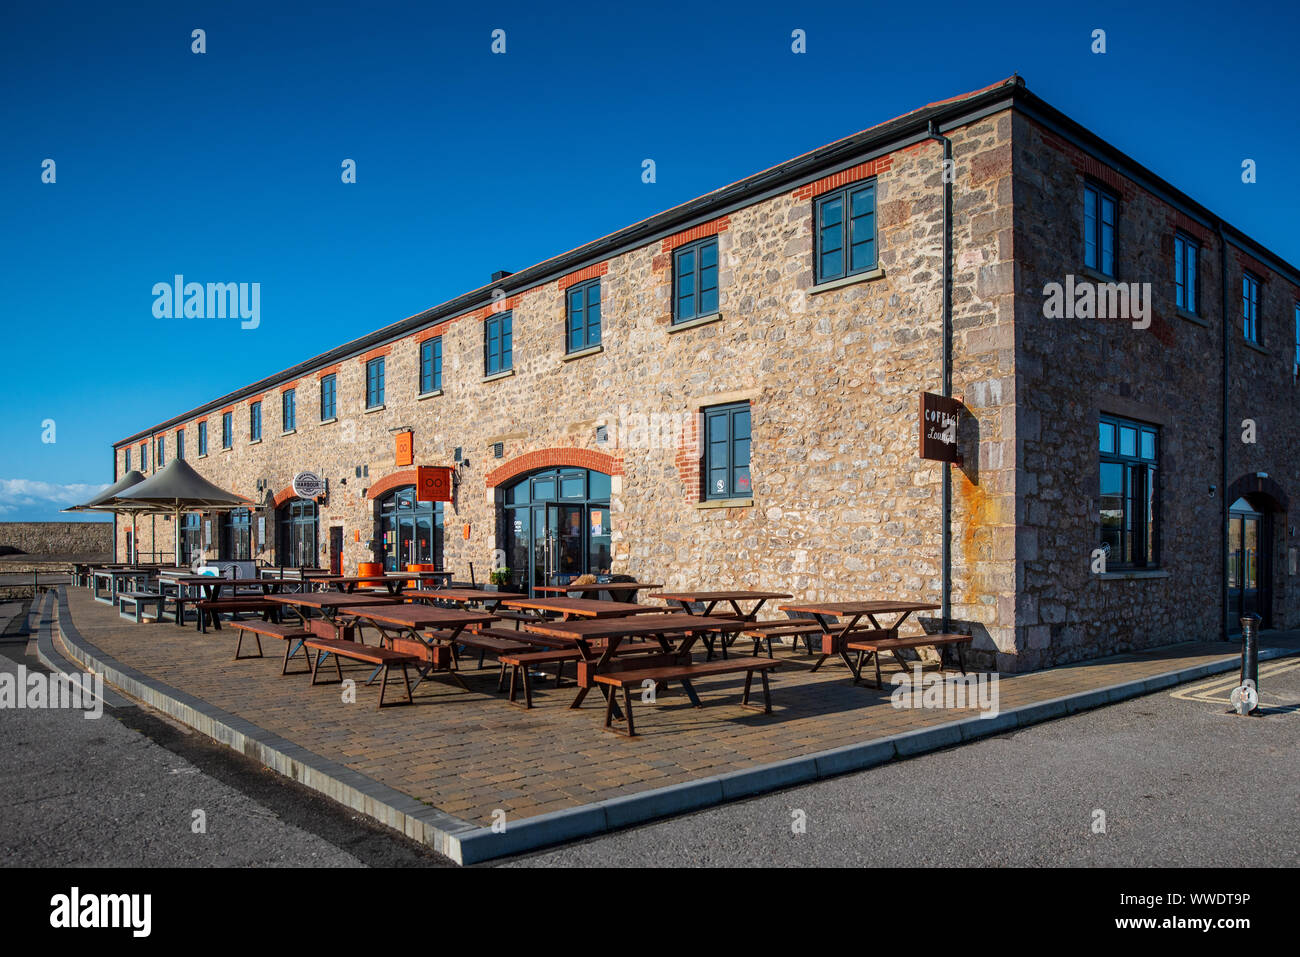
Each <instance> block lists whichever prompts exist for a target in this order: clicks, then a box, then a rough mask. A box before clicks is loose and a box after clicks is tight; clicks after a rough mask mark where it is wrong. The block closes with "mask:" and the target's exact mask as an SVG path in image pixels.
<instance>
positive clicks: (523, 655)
mask: <svg viewBox="0 0 1300 957" xmlns="http://www.w3.org/2000/svg"><path fill="white" fill-rule="evenodd" d="M532 637H533V636H532V635H529V638H530V640H531V638H532ZM651 652H653V653H661V652H660V648H659V646H658V645H657V644H654V645H652V644H635V645H630V646H629V645H626V644H625V645H620V646H619V648H618V650H617V651H615V652H614V654H615V655H616V656H622V655H643V654H646V653H651ZM497 661H499V662H501V674H500V675H499V676H498V678H497V690H498V691H503V690H505V689H504V687H503V686H504V684H505V678H506V669H507V668H509V669H510V696H509V697H508V698H507V699H506V700H507V701H509V702H510V703H511V704H513V705H515V706H516V707H521V708H524V709H528V708H531V707H532V706H533V688H532V684H531V682H529V680H528V670H529V668H533V667H536V666H538V665H559V667H558V668H557V669H556V672H555V687H557V688H558V687H560V681H561V679H562V678H563V677H564V665H565V664H566V663H567V662H570V661H582V652H580V651H578V649H576V648H539V649H538V650H536V651H517V652H516V651H512V652H508V653H506V654H503V655H498V656H497ZM518 685H522V686H523V691H524V702H523V704H520V703H519V696H518V694H517V690H516V689H517V686H518Z"/></svg>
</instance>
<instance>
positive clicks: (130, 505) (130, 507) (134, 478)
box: [63, 469, 165, 561]
mask: <svg viewBox="0 0 1300 957" xmlns="http://www.w3.org/2000/svg"><path fill="white" fill-rule="evenodd" d="M143 481H145V477H144V475H142V474H141V473H140V472H139V471H138V470H137V469H132V470H131V471H129V472H127V473H126V474H125V475H123V476H122V477H121V478H120V479H118V480H117V481H116V482H114V483H113V484H112V485H110V486H109V487H108V488H106V489H104V491H102V492H100V493H99V494H98V495H96V496H95V497H94V498H92V499H91V500H90V501H88V502H83V503H82V504H80V505H73V506H70V507H68V508H65V509H64V510H63V511H65V512H113V513H114V514H127V515H130V516H131V541H132V542H133V543H134V548H135V553H136V554H135V555H134V556H132V555H128V556H127V560H128V561H134V560H135V559H136V558H138V557H139V554H140V545H139V539H138V538H137V537H136V531H135V521H136V517H137V516H138V515H139V514H140V513H141V512H161V511H165V510H164V509H161V508H159V507H158V506H156V505H150V504H148V503H146V502H120V501H119V500H118V496H119V495H121V494H122V493H123V492H124V491H126V490H127V489H129V488H133V487H134V486H136V485H139V484H140V483H141V482H143Z"/></svg>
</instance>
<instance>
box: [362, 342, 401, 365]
mask: <svg viewBox="0 0 1300 957" xmlns="http://www.w3.org/2000/svg"><path fill="white" fill-rule="evenodd" d="M392 351H393V347H392V344H391V343H390V344H389V345H386V346H380V347H379V348H378V349H371V350H370V351H369V352H367V353H365V354H363V355H361V356H358V357H357V361H358V362H360V363H361V364H362V365H364V364H365V363H367V362H369V361H370V360H371V359H378V358H379V357H380V356H386V355H388V354H389V353H390V352H392Z"/></svg>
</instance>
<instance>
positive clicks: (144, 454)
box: [140, 442, 149, 472]
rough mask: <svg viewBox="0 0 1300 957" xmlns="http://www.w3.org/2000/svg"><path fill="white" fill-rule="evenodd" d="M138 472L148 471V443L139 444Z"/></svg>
mask: <svg viewBox="0 0 1300 957" xmlns="http://www.w3.org/2000/svg"><path fill="white" fill-rule="evenodd" d="M140 471H141V472H148V471H149V443H148V442H141V443H140Z"/></svg>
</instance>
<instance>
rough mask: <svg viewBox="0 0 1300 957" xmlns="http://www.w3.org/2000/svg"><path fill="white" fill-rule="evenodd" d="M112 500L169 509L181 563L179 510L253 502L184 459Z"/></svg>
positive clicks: (216, 508)
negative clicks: (217, 483)
mask: <svg viewBox="0 0 1300 957" xmlns="http://www.w3.org/2000/svg"><path fill="white" fill-rule="evenodd" d="M113 501H114V502H115V503H117V504H120V505H125V506H126V507H127V508H130V507H131V506H133V505H139V506H142V507H146V508H148V509H150V510H153V511H164V512H171V513H172V514H173V515H174V516H175V521H176V526H175V535H174V537H175V539H176V564H177V565H180V563H181V535H180V523H181V512H191V511H195V510H196V509H202V510H205V511H226V510H230V509H235V508H247V507H248V506H250V505H252V504H253V502H252V501H251V500H250V499H246V498H244V497H243V496H242V495H236V494H234V493H233V492H227V491H226V490H225V489H221V488H218V487H217V486H215V485H213V484H212V483H211V482H209V481H208V480H207V479H205V478H204V477H203V476H202V475H200V474H199V473H198V472H196V471H194V469H193V468H192V467H191V466H190V464H189V463H188V462H186V461H185V460H184V459H172V460H171V461H170V462H168V463H167V465H166V466H164V467H163V468H161V469H159V470H158V471H157V472H155V473H154V474H153V475H152V476H150V477H149V478H147V479H145V480H144V481H143V482H140V483H138V484H136V485H132V486H131V487H130V488H128V489H125V490H124V491H122V492H119V493H118V494H117V495H116V496H115V497H114V499H113Z"/></svg>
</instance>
